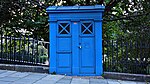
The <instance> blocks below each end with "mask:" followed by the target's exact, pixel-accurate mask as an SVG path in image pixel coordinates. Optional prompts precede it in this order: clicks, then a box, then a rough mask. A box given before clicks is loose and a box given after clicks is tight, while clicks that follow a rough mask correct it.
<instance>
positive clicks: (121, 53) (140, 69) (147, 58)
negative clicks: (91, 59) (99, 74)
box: [103, 40, 150, 74]
mask: <svg viewBox="0 0 150 84" xmlns="http://www.w3.org/2000/svg"><path fill="white" fill-rule="evenodd" d="M103 67H104V71H108V72H123V73H135V74H150V41H125V40H124V41H123V40H120V41H119V40H107V41H106V40H105V41H103Z"/></svg>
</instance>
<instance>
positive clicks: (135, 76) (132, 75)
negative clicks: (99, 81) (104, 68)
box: [104, 72, 150, 82]
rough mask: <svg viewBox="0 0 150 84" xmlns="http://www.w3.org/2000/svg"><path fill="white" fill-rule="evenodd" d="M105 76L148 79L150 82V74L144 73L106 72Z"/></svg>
mask: <svg viewBox="0 0 150 84" xmlns="http://www.w3.org/2000/svg"><path fill="white" fill-rule="evenodd" d="M104 78H106V79H118V80H132V81H148V82H150V75H144V74H129V73H117V72H104Z"/></svg>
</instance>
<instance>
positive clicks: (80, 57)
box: [46, 5, 104, 76]
mask: <svg viewBox="0 0 150 84" xmlns="http://www.w3.org/2000/svg"><path fill="white" fill-rule="evenodd" d="M46 11H47V12H48V14H49V20H48V21H49V23H50V27H49V30H50V59H49V60H50V69H49V72H50V73H56V74H66V75H79V76H85V75H86V76H96V75H102V74H103V68H102V13H103V12H104V6H101V5H95V6H50V7H48V8H47V9H46Z"/></svg>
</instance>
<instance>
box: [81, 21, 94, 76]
mask: <svg viewBox="0 0 150 84" xmlns="http://www.w3.org/2000/svg"><path fill="white" fill-rule="evenodd" d="M78 49H79V73H80V74H95V34H94V23H93V22H92V21H81V22H80V27H79V46H78Z"/></svg>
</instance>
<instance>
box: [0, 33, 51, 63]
mask: <svg viewBox="0 0 150 84" xmlns="http://www.w3.org/2000/svg"><path fill="white" fill-rule="evenodd" d="M48 49H49V42H45V41H41V40H39V38H38V37H30V36H27V35H23V36H18V37H14V36H7V35H1V36H0V63H11V64H29V65H45V66H48V65H49V60H48V58H49V54H48Z"/></svg>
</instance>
